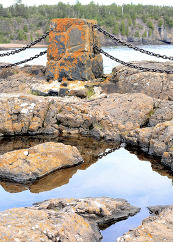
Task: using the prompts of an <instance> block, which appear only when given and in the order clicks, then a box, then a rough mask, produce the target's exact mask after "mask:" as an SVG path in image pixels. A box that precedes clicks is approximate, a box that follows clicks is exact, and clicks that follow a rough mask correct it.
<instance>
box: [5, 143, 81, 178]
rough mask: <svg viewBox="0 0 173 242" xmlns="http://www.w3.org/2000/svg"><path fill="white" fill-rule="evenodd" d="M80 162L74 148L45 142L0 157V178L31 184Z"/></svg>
mask: <svg viewBox="0 0 173 242" xmlns="http://www.w3.org/2000/svg"><path fill="white" fill-rule="evenodd" d="M82 161H83V159H82V156H81V155H80V153H79V151H78V150H77V148H76V147H74V146H69V145H64V144H62V143H53V142H47V143H44V144H39V145H36V146H34V147H31V148H29V149H22V150H15V151H11V152H8V153H5V154H4V155H1V156H0V177H1V178H3V179H7V180H10V181H15V182H19V183H27V182H33V181H35V180H37V179H39V178H41V177H43V176H46V175H48V174H50V173H51V172H53V171H56V170H58V169H62V168H67V167H71V166H75V165H78V164H80V163H82Z"/></svg>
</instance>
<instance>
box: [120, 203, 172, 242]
mask: <svg viewBox="0 0 173 242" xmlns="http://www.w3.org/2000/svg"><path fill="white" fill-rule="evenodd" d="M172 223H173V205H172V206H170V207H168V208H166V209H164V210H163V211H162V212H161V213H160V214H159V215H158V216H152V217H149V218H147V219H145V220H143V221H142V223H141V225H140V226H139V227H137V228H136V229H133V230H130V231H129V232H128V233H126V234H125V235H123V236H121V237H119V238H118V239H117V242H125V241H173V229H172Z"/></svg>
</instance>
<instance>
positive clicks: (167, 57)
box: [93, 24, 173, 61]
mask: <svg viewBox="0 0 173 242" xmlns="http://www.w3.org/2000/svg"><path fill="white" fill-rule="evenodd" d="M93 28H96V29H97V30H98V31H99V32H101V33H103V34H104V35H106V36H108V37H109V38H111V39H112V40H115V41H116V42H118V43H120V44H122V45H124V46H127V47H129V48H131V49H133V50H136V51H139V52H141V53H144V54H147V55H151V56H155V57H157V58H163V59H165V60H166V59H168V60H171V61H172V60H173V56H166V55H160V54H156V53H154V52H151V51H148V50H144V49H141V48H139V47H137V46H133V45H132V44H129V43H127V42H126V41H123V40H120V39H118V38H116V37H115V36H114V35H112V34H110V33H109V32H107V31H106V30H104V29H102V28H101V27H99V26H98V25H96V24H95V25H93Z"/></svg>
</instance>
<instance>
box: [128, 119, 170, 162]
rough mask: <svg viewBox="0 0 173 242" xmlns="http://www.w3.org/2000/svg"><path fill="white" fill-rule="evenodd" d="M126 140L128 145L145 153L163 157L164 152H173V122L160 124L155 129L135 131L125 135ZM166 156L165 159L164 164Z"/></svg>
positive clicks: (148, 128) (147, 128)
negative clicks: (134, 146)
mask: <svg viewBox="0 0 173 242" xmlns="http://www.w3.org/2000/svg"><path fill="white" fill-rule="evenodd" d="M124 139H125V140H126V142H127V143H130V144H133V145H136V146H139V147H141V148H142V149H143V150H144V151H146V152H148V153H150V154H152V155H156V156H162V155H163V154H164V152H172V145H173V122H172V121H167V122H164V123H158V124H157V125H156V126H155V127H146V128H141V129H135V130H132V131H131V132H128V133H125V135H124ZM166 157H167V158H168V157H169V158H168V160H169V159H172V158H171V155H170V156H166V154H165V159H163V163H164V160H165V164H166Z"/></svg>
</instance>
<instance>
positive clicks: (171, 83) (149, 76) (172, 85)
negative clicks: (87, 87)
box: [110, 61, 173, 101]
mask: <svg viewBox="0 0 173 242" xmlns="http://www.w3.org/2000/svg"><path fill="white" fill-rule="evenodd" d="M133 64H135V65H138V66H143V67H149V68H155V69H162V70H172V69H173V64H172V63H171V62H163V63H162V62H161V63H159V62H154V61H139V62H133ZM110 81H111V82H112V83H114V85H113V88H112V90H113V91H114V92H118V93H145V94H146V95H148V96H151V97H153V98H157V99H166V100H170V101H171V100H173V74H169V75H168V74H165V73H157V72H156V73H153V72H142V71H141V70H136V69H133V68H129V67H124V66H122V65H119V66H118V67H115V68H114V69H113V71H112V74H111V76H110Z"/></svg>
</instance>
